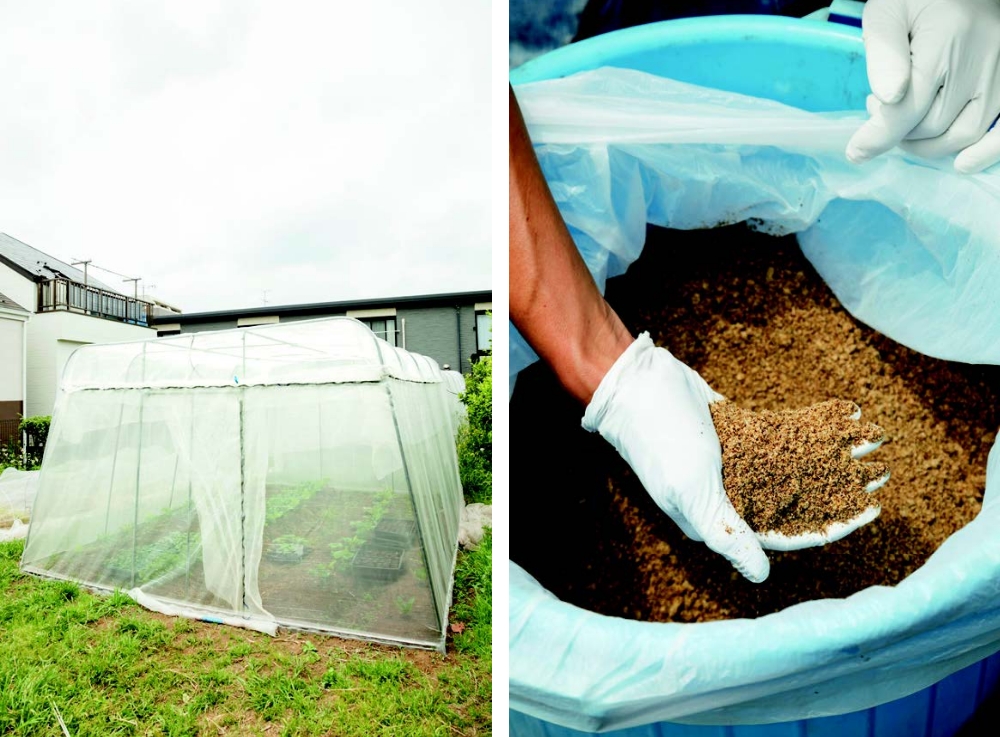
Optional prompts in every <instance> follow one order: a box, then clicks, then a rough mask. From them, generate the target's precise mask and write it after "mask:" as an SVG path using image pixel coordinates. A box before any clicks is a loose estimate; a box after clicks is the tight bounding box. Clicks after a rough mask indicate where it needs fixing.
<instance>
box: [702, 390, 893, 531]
mask: <svg viewBox="0 0 1000 737" xmlns="http://www.w3.org/2000/svg"><path fill="white" fill-rule="evenodd" d="M710 410H711V412H712V421H713V422H714V423H715V429H716V433H717V434H718V436H719V444H720V445H721V447H722V482H723V485H724V486H725V489H726V493H727V494H728V495H729V499H730V501H731V502H732V503H733V507H734V508H735V509H736V512H737V513H738V514H739V515H740V516H741V517H742V518H743V519H744V520H746V522H747V524H749V525H750V529H752V530H754V532H777V533H780V534H782V535H785V536H789V537H794V536H796V535H801V534H803V533H823V532H826V531H827V530H828V528H829V527H830V525H832V524H833V523H838V522H840V523H849V522H851V521H852V520H854V519H856V518H857V517H859V516H861V515H862V514H863V513H864V512H866V511H867V510H868V509H870V508H873V507H878V506H879V505H878V500H877V498H875V495H874V494H872V493H869V491H868V489H869V487H873V486H875V485H876V484H877V482H879V481H880V480H882V479H884V478H885V477H886V476H887V475H888V474H889V469H888V468H887V467H886V465H885V464H884V463H871V462H865V461H861V460H855V459H854V458H852V451H853V449H854V448H855V447H857V446H865V445H869V446H871V445H874V444H877V443H880V442H882V441H883V440H884V433H883V431H882V428H880V427H878V426H877V425H873V424H871V423H864V424H862V423H860V422H858V421H857V420H856V419H852V417H853V416H854V415H855V414H856V413H857V412H858V411H859V410H858V406H857V405H856V404H854V403H853V402H847V401H844V400H836V399H833V400H830V401H829V402H822V403H820V404H814V405H813V406H811V407H806V408H805V409H800V410H785V411H782V412H772V411H770V410H761V411H760V412H753V411H751V410H747V409H743V408H742V407H739V406H738V405H736V404H734V403H733V402H727V401H723V402H715V403H714V404H712V405H711V407H710Z"/></svg>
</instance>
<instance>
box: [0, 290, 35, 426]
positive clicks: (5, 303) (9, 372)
mask: <svg viewBox="0 0 1000 737" xmlns="http://www.w3.org/2000/svg"><path fill="white" fill-rule="evenodd" d="M29 317H31V313H30V312H28V311H27V310H26V309H24V308H23V307H21V305H19V304H18V303H17V302H15V301H14V300H12V299H10V297H8V296H7V295H5V294H3V293H2V292H0V446H2V445H6V444H7V443H8V442H9V441H10V440H12V439H14V438H16V437H17V426H18V424H19V422H20V417H21V414H22V413H23V412H24V392H25V382H26V376H27V374H26V372H25V367H24V361H25V346H26V342H25V341H26V336H27V330H26V328H25V324H26V323H27V322H28V318H29Z"/></svg>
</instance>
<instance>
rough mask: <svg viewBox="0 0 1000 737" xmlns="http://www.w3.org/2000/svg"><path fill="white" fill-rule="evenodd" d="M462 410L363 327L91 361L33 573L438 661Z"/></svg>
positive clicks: (62, 427)
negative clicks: (425, 651)
mask: <svg viewBox="0 0 1000 737" xmlns="http://www.w3.org/2000/svg"><path fill="white" fill-rule="evenodd" d="M453 402H454V398H453V397H452V396H451V395H450V394H448V393H447V392H446V390H445V384H444V382H443V380H442V375H441V371H440V370H439V369H438V367H437V366H436V365H435V363H434V362H433V361H432V360H431V359H429V358H427V357H425V356H421V355H417V354H413V353H409V352H407V351H404V350H401V349H398V348H395V347H393V346H390V345H389V344H388V343H386V342H385V341H383V340H380V339H379V338H377V337H375V335H374V334H373V333H372V332H371V331H370V330H368V328H367V327H365V326H364V325H362V324H361V323H360V322H358V321H356V320H353V319H350V318H329V319H324V320H311V321H303V322H295V323H286V324H280V325H268V326H258V327H249V328H242V329H238V330H225V331H219V332H203V333H195V334H191V335H179V336H176V337H169V338H159V339H155V340H147V341H140V342H133V343H116V344H109V345H94V346H85V347H83V348H80V349H78V350H77V351H76V352H75V353H74V354H73V356H72V357H71V359H70V361H69V363H68V364H67V367H66V370H65V372H64V375H63V380H62V385H61V387H60V391H59V396H58V398H57V402H56V407H55V410H54V413H53V421H52V430H51V433H50V436H49V440H48V445H47V448H46V451H45V459H44V464H43V470H42V472H41V476H40V479H39V488H38V495H37V499H36V503H35V507H34V513H33V518H32V522H31V527H30V531H29V534H28V540H27V543H26V546H25V550H24V555H23V557H22V560H21V568H22V570H24V571H26V572H29V573H34V574H39V575H43V576H48V577H53V578H60V579H68V580H73V581H78V582H80V583H81V584H83V585H86V586H89V587H92V588H95V589H102V590H113V589H124V590H127V591H129V593H130V594H131V595H132V596H133V597H134V598H136V599H137V600H138V601H139V602H140V603H142V604H144V605H146V606H149V607H151V608H154V609H158V610H160V611H166V612H170V613H181V614H185V615H187V616H194V617H199V618H205V619H210V620H218V621H225V622H232V623H236V624H241V625H243V626H248V627H253V628H255V629H261V630H263V631H269V632H272V633H273V632H274V631H275V628H276V626H277V625H282V626H287V627H290V628H295V629H307V630H318V631H324V632H330V633H334V634H338V635H342V636H348V637H357V638H362V639H369V640H375V641H382V642H392V643H399V644H405V645H412V646H416V647H426V648H436V649H438V650H443V649H444V641H445V634H446V624H447V615H448V608H449V604H450V599H451V587H452V582H453V575H454V566H455V556H456V551H457V540H458V518H459V512H460V509H461V504H462V491H461V484H460V482H459V476H458V461H457V456H456V451H455V440H454V425H453V406H452V403H453Z"/></svg>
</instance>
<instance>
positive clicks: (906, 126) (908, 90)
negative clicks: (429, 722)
mask: <svg viewBox="0 0 1000 737" xmlns="http://www.w3.org/2000/svg"><path fill="white" fill-rule="evenodd" d="M862 28H863V37H864V42H865V54H866V57H867V64H868V81H869V84H871V88H872V92H873V93H874V94H873V95H872V97H870V98H869V100H868V112H869V115H870V117H869V120H868V121H867V122H866V123H865V124H864V125H862V126H861V128H859V129H858V131H857V132H856V133H855V134H854V136H853V137H852V138H851V140H850V141H849V143H848V145H847V157H848V159H850V160H851V161H853V162H855V163H861V162H863V161H867V160H869V159H871V158H873V157H875V156H878V155H879V154H881V153H884V152H885V151H888V150H889V149H891V148H892V147H893V146H896V145H897V144H900V143H902V144H903V148H904V149H905V150H907V151H910V152H912V153H914V154H917V155H919V156H924V157H927V158H938V157H942V156H950V155H952V154H955V153H958V156H957V158H956V159H955V168H956V169H957V170H958V171H960V172H964V173H972V172H977V171H981V170H983V169H985V168H987V167H989V166H991V165H992V164H994V163H996V162H997V161H1000V127H997V128H994V129H993V130H990V127H991V126H992V125H993V123H994V121H996V119H997V116H998V115H1000V0H868V2H867V3H866V5H865V9H864V12H863V15H862ZM904 141H905V143H904Z"/></svg>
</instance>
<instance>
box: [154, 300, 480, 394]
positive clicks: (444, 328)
mask: <svg viewBox="0 0 1000 737" xmlns="http://www.w3.org/2000/svg"><path fill="white" fill-rule="evenodd" d="M492 300H493V292H492V291H482V292H452V293H448V294H430V295H421V296H413V297H394V298H383V299H369V300H355V301H349V302H320V303H312V304H299V305H284V306H278V307H272V306H266V307H253V308H249V309H242V310H222V311H218V312H197V313H187V314H183V313H182V314H161V313H160V312H157V314H156V316H154V317H153V324H154V325H155V326H156V330H157V334H158V335H177V334H178V333H195V332H200V331H203V330H225V329H228V328H236V327H247V326H249V325H264V324H267V323H276V322H287V321H294V320H311V319H315V318H319V317H333V316H347V317H354V318H356V319H358V320H360V321H361V322H363V323H365V324H366V325H368V327H369V328H371V330H372V331H373V332H374V333H375V334H376V335H378V336H379V337H380V338H384V339H385V340H387V341H389V343H391V344H392V345H395V346H399V347H400V348H405V349H406V350H408V351H413V352H414V353H420V354H423V355H425V356H428V357H430V358H433V359H434V360H435V361H437V362H438V364H439V365H440V366H441V368H443V369H451V370H453V371H459V372H461V373H463V374H465V373H469V371H471V370H472V364H473V362H475V361H477V360H478V359H479V357H480V356H483V355H485V354H486V353H487V352H488V351H489V350H490V341H491V333H492V330H491V319H490V312H491V311H492V309H493V302H492Z"/></svg>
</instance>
